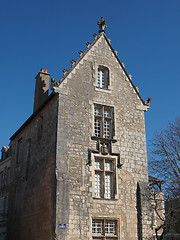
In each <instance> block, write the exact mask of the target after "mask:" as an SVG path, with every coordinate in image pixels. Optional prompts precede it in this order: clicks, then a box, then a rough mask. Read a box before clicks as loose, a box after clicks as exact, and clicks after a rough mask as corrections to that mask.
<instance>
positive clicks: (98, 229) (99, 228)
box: [92, 221, 102, 234]
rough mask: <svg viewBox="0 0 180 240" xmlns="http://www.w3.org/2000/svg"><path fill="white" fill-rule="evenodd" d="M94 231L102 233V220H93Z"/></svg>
mask: <svg viewBox="0 0 180 240" xmlns="http://www.w3.org/2000/svg"><path fill="white" fill-rule="evenodd" d="M92 233H96V234H102V222H100V221H99V222H98V221H97V222H95V221H93V222H92Z"/></svg>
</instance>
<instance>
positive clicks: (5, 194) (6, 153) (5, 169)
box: [0, 147, 11, 240]
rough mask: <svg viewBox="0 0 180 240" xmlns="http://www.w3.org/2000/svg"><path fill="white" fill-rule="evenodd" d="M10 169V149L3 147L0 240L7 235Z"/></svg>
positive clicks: (0, 172)
mask: <svg viewBox="0 0 180 240" xmlns="http://www.w3.org/2000/svg"><path fill="white" fill-rule="evenodd" d="M10 169H11V158H10V149H9V147H3V148H2V149H1V159H0V240H5V238H6V235H7V221H8V198H9V187H10Z"/></svg>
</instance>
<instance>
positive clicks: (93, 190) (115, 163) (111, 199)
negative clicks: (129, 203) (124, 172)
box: [90, 153, 118, 202]
mask: <svg viewBox="0 0 180 240" xmlns="http://www.w3.org/2000/svg"><path fill="white" fill-rule="evenodd" d="M91 157H92V158H91V159H92V166H91V167H90V168H91V175H92V186H93V189H92V197H93V199H94V200H97V201H98V200H100V201H102V200H104V201H108V202H109V201H114V200H117V199H118V185H117V184H118V169H117V167H116V166H117V162H118V159H117V156H111V155H109V154H108V155H106V156H105V155H102V154H93V153H92V155H91ZM98 158H107V159H112V161H114V166H115V168H114V171H115V172H114V178H115V179H114V182H115V183H116V186H115V189H114V197H113V198H110V199H108V198H96V194H95V159H98Z"/></svg>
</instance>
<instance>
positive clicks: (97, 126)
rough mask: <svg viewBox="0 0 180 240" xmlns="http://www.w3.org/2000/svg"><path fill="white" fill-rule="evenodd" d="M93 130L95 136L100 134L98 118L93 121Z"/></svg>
mask: <svg viewBox="0 0 180 240" xmlns="http://www.w3.org/2000/svg"><path fill="white" fill-rule="evenodd" d="M94 131H95V136H96V137H100V136H101V121H100V119H95V121H94Z"/></svg>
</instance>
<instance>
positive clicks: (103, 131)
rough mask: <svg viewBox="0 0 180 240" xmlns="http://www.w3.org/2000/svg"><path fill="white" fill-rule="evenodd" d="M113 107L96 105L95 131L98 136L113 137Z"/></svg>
mask: <svg viewBox="0 0 180 240" xmlns="http://www.w3.org/2000/svg"><path fill="white" fill-rule="evenodd" d="M113 121H114V119H113V108H112V107H108V106H102V105H97V104H96V105H95V107H94V133H95V136H96V137H102V138H112V135H113V133H112V127H113Z"/></svg>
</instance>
